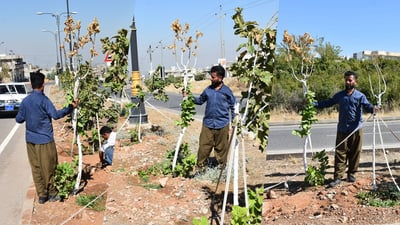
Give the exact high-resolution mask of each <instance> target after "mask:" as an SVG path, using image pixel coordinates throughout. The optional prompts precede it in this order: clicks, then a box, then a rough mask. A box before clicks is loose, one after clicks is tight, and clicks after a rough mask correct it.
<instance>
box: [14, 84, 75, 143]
mask: <svg viewBox="0 0 400 225" xmlns="http://www.w3.org/2000/svg"><path fill="white" fill-rule="evenodd" d="M72 109H73V107H72V105H69V106H68V107H65V108H63V109H61V110H56V108H55V107H54V105H53V103H52V102H51V101H50V99H49V98H48V97H47V96H45V95H44V93H43V92H42V91H38V90H33V91H32V93H31V94H30V95H28V96H27V97H26V98H24V100H22V103H21V108H20V109H19V111H18V114H17V116H16V117H15V120H16V121H17V123H23V122H26V131H25V139H26V142H29V143H33V144H47V143H50V142H53V141H54V132H53V124H52V118H53V119H55V120H57V119H60V118H62V117H64V116H66V115H67V114H69V113H71V112H72Z"/></svg>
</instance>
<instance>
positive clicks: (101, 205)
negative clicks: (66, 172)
mask: <svg viewBox="0 0 400 225" xmlns="http://www.w3.org/2000/svg"><path fill="white" fill-rule="evenodd" d="M97 196H98V195H96V194H88V195H79V196H78V197H77V198H76V203H77V204H78V205H80V206H86V205H87V208H89V209H92V210H94V211H98V212H100V211H104V210H105V209H106V199H105V198H104V195H103V196H101V197H99V198H97ZM96 198H97V199H96ZM95 199H96V200H95Z"/></svg>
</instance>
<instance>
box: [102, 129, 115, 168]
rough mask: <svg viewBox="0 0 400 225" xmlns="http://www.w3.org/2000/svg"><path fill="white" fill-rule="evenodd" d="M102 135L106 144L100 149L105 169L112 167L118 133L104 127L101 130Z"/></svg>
mask: <svg viewBox="0 0 400 225" xmlns="http://www.w3.org/2000/svg"><path fill="white" fill-rule="evenodd" d="M100 135H101V136H102V137H103V139H104V143H103V145H102V146H101V148H100V151H99V157H100V162H101V166H102V168H105V167H107V166H109V165H110V166H111V165H112V161H113V155H114V145H115V140H116V137H117V133H115V132H113V131H112V129H111V128H110V127H107V126H103V127H102V128H101V129H100Z"/></svg>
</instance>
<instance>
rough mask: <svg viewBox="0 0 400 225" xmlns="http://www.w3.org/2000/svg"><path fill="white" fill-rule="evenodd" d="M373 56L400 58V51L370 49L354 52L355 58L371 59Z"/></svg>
mask: <svg viewBox="0 0 400 225" xmlns="http://www.w3.org/2000/svg"><path fill="white" fill-rule="evenodd" d="M373 57H381V58H385V59H400V53H399V52H387V51H370V50H364V51H362V52H357V53H353V59H358V60H370V59H372V58H373Z"/></svg>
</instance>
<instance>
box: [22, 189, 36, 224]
mask: <svg viewBox="0 0 400 225" xmlns="http://www.w3.org/2000/svg"><path fill="white" fill-rule="evenodd" d="M35 197H36V192H35V185H34V184H33V183H31V185H30V186H29V188H28V190H27V192H26V195H25V201H24V204H23V206H22V215H21V220H20V224H22V225H29V224H31V220H32V213H33V211H34V206H33V203H34V201H35Z"/></svg>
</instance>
